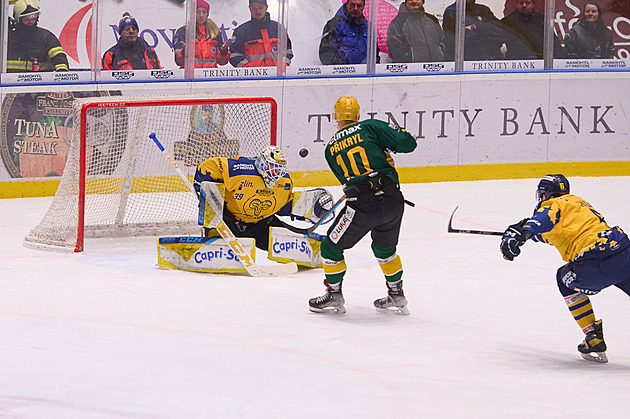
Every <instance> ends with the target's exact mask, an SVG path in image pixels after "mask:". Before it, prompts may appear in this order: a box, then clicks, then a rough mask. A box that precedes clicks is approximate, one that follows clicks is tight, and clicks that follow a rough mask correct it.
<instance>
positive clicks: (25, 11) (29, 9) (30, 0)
mask: <svg viewBox="0 0 630 419" xmlns="http://www.w3.org/2000/svg"><path fill="white" fill-rule="evenodd" d="M36 13H39V6H38V5H37V3H35V0H18V1H17V2H15V4H14V5H13V19H15V21H16V22H19V21H20V19H22V18H23V17H26V16H30V15H34V14H36Z"/></svg>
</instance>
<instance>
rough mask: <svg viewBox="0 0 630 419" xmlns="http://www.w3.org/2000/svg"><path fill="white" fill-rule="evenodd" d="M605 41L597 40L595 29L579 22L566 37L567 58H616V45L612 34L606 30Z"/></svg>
mask: <svg viewBox="0 0 630 419" xmlns="http://www.w3.org/2000/svg"><path fill="white" fill-rule="evenodd" d="M604 31H605V32H604V36H603V39H601V40H598V39H597V32H596V31H595V27H594V26H593V25H591V24H589V23H585V22H583V21H579V22H578V23H577V24H576V25H573V27H572V28H571V30H570V31H569V33H568V34H566V35H565V37H564V49H565V52H566V55H567V58H614V57H615V45H614V44H613V38H612V33H611V32H610V30H609V29H608V28H604Z"/></svg>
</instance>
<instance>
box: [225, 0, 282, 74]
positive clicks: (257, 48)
mask: <svg viewBox="0 0 630 419" xmlns="http://www.w3.org/2000/svg"><path fill="white" fill-rule="evenodd" d="M249 12H250V14H251V20H249V21H247V22H245V23H243V24H242V25H240V26H239V27H238V28H236V29H235V30H234V35H233V39H234V42H233V43H232V45H231V46H230V51H231V53H232V56H231V57H230V64H232V66H234V67H274V66H277V65H278V62H279V60H281V62H282V63H283V65H285V66H288V65H289V64H290V63H291V59H292V58H293V50H292V49H291V39H289V35H288V34H287V39H286V48H287V50H286V55H285V56H284V57H279V56H278V47H279V45H280V39H278V37H279V25H278V22H276V21H274V20H271V18H270V16H269V13H268V12H267V0H249Z"/></svg>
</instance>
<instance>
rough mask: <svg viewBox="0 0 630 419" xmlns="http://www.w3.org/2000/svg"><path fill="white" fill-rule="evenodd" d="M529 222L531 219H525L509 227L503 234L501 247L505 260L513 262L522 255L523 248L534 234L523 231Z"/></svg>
mask: <svg viewBox="0 0 630 419" xmlns="http://www.w3.org/2000/svg"><path fill="white" fill-rule="evenodd" d="M528 221H529V218H523V219H522V220H521V221H519V222H518V223H516V224H512V225H511V226H509V227H508V228H507V229H506V230H505V232H504V233H503V237H502V238H501V246H500V247H501V253H502V254H503V259H505V260H509V261H512V260H514V258H515V257H517V256H518V255H520V254H521V246H522V245H523V244H524V243H525V242H526V241H527V239H528V238H529V237H530V236H531V234H532V233H531V232H529V231H525V230H523V226H524V225H525V223H527V222H528Z"/></svg>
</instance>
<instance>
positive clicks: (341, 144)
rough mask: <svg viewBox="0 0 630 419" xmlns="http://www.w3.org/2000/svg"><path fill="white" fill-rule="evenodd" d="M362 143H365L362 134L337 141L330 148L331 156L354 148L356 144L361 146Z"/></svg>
mask: <svg viewBox="0 0 630 419" xmlns="http://www.w3.org/2000/svg"><path fill="white" fill-rule="evenodd" d="M362 142H363V139H362V138H361V134H354V135H352V136H350V137H347V138H344V139H343V140H340V141H337V142H336V143H334V144H333V145H331V146H330V155H331V156H334V155H335V153H337V152H339V151H341V150H343V149H345V148H347V147H350V146H353V145H355V144H359V143H362Z"/></svg>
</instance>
